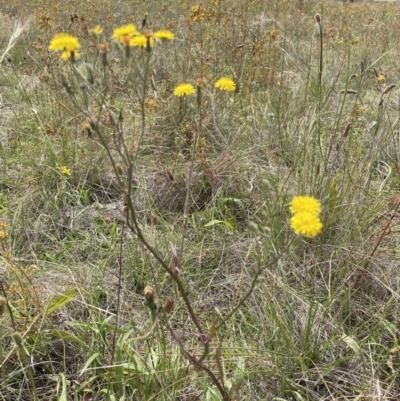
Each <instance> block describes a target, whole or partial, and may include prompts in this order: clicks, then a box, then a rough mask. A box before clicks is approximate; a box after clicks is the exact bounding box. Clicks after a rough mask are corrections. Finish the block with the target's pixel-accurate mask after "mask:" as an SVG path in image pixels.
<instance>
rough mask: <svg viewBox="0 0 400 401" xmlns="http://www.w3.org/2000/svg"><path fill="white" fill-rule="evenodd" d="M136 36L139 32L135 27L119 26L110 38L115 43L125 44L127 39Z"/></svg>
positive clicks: (129, 25) (130, 25) (131, 25)
mask: <svg viewBox="0 0 400 401" xmlns="http://www.w3.org/2000/svg"><path fill="white" fill-rule="evenodd" d="M138 34H139V32H138V31H137V29H136V27H135V25H133V24H128V25H123V26H120V27H119V28H115V29H114V33H113V36H112V37H113V39H114V40H115V41H116V42H121V43H125V44H126V43H127V39H130V38H132V37H133V36H135V35H138Z"/></svg>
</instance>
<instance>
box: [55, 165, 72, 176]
mask: <svg viewBox="0 0 400 401" xmlns="http://www.w3.org/2000/svg"><path fill="white" fill-rule="evenodd" d="M58 170H59V171H60V173H61V174H64V175H71V170H70V169H69V168H67V167H65V166H62V167H59V168H58Z"/></svg>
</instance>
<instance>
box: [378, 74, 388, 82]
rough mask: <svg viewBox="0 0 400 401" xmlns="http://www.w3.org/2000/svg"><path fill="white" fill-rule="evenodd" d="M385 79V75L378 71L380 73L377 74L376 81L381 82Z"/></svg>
mask: <svg viewBox="0 0 400 401" xmlns="http://www.w3.org/2000/svg"><path fill="white" fill-rule="evenodd" d="M385 79H386V78H385V75H384V74H382V73H380V74H378V77H377V78H376V82H383V81H385Z"/></svg>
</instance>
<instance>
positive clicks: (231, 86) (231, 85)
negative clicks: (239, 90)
mask: <svg viewBox="0 0 400 401" xmlns="http://www.w3.org/2000/svg"><path fill="white" fill-rule="evenodd" d="M215 87H216V88H219V89H221V90H223V91H228V92H232V91H234V90H235V89H236V85H235V82H234V81H233V80H232V79H231V78H228V77H222V78H220V79H219V80H218V81H217V82H216V83H215Z"/></svg>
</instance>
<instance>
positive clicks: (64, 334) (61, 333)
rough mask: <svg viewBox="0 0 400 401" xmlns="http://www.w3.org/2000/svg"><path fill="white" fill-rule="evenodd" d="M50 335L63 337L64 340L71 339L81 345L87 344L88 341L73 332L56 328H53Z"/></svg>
mask: <svg viewBox="0 0 400 401" xmlns="http://www.w3.org/2000/svg"><path fill="white" fill-rule="evenodd" d="M49 335H50V336H52V337H56V338H59V339H62V340H66V341H70V342H72V343H75V344H79V345H83V346H85V345H86V343H85V342H84V341H82V340H81V339H80V338H79V337H76V336H74V335H73V334H72V333H69V332H68V331H65V330H59V329H54V330H51V332H50V333H49Z"/></svg>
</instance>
